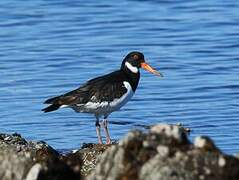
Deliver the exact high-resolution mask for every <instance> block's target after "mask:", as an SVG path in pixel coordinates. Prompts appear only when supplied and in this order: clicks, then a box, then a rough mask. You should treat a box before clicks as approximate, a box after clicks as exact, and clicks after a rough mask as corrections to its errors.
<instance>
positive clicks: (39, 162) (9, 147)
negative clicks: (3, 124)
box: [0, 134, 80, 180]
mask: <svg viewBox="0 0 239 180" xmlns="http://www.w3.org/2000/svg"><path fill="white" fill-rule="evenodd" d="M0 177H1V180H22V179H26V180H34V179H36V180H65V179H68V178H69V179H72V180H78V179H80V174H77V173H75V172H74V171H73V170H72V169H71V167H69V166H68V165H67V164H66V163H65V162H64V161H61V160H60V154H59V153H58V152H57V151H56V150H54V149H53V148H52V147H50V146H49V145H47V144H46V143H45V142H33V141H29V142H27V141H26V140H25V139H24V138H22V137H21V136H20V135H19V134H13V135H9V134H0Z"/></svg>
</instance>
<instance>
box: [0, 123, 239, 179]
mask: <svg viewBox="0 0 239 180" xmlns="http://www.w3.org/2000/svg"><path fill="white" fill-rule="evenodd" d="M187 136H188V135H187V132H186V131H185V128H183V127H181V126H179V125H167V124H160V125H156V126H153V127H152V128H151V129H150V130H149V131H148V132H146V133H145V132H142V131H139V130H134V131H132V132H129V133H128V134H127V135H126V136H125V137H124V138H123V139H122V140H120V141H119V143H117V144H113V145H99V144H84V145H83V146H82V148H81V149H79V150H77V151H74V152H72V153H68V154H60V153H58V152H57V151H56V150H54V149H53V148H52V147H50V146H49V145H47V144H46V143H45V142H33V141H26V140H25V139H24V138H22V137H21V135H19V134H12V135H8V134H0V179H1V180H79V179H88V180H107V179H110V180H114V179H117V180H121V179H122V180H137V179H140V180H158V179H160V180H238V179H239V158H238V157H234V156H232V155H226V154H224V153H222V152H221V151H220V150H219V149H218V148H217V147H216V146H215V145H214V143H213V141H212V140H211V139H210V138H209V137H205V136H203V137H196V138H195V140H194V142H193V143H191V142H190V141H189V140H188V137H187Z"/></svg>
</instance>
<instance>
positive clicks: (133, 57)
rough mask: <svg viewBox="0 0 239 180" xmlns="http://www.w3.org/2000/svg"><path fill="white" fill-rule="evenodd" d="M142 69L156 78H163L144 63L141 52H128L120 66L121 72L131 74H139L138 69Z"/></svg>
mask: <svg viewBox="0 0 239 180" xmlns="http://www.w3.org/2000/svg"><path fill="white" fill-rule="evenodd" d="M140 68H143V69H145V70H146V71H149V72H151V73H153V74H155V75H157V76H163V75H162V74H161V73H160V72H158V71H156V70H155V69H154V68H152V67H151V66H150V65H149V64H147V63H146V62H145V59H144V55H143V53H141V52H137V51H133V52H130V53H129V54H128V55H127V56H126V57H125V58H124V60H123V62H122V64H121V69H122V70H127V71H130V72H132V73H135V74H137V73H139V69H140Z"/></svg>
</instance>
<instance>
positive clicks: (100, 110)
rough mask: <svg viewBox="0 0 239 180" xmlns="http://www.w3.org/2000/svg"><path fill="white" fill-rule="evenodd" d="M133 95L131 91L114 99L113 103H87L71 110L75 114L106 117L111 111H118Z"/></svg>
mask: <svg viewBox="0 0 239 180" xmlns="http://www.w3.org/2000/svg"><path fill="white" fill-rule="evenodd" d="M133 94H134V93H133V91H129V92H127V93H126V94H124V95H123V96H122V97H120V98H117V99H114V100H113V101H109V102H108V101H103V102H88V103H86V104H79V105H76V106H75V107H73V109H74V110H75V111H77V112H86V113H94V114H99V115H106V114H110V113H111V112H113V111H117V110H119V109H120V108H121V107H122V106H124V105H125V104H126V103H127V102H128V101H129V100H130V99H131V98H132V96H133Z"/></svg>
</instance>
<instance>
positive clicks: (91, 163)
mask: <svg viewBox="0 0 239 180" xmlns="http://www.w3.org/2000/svg"><path fill="white" fill-rule="evenodd" d="M110 146H111V145H106V144H92V143H89V144H83V146H82V147H81V149H80V150H77V151H75V152H74V153H69V154H66V155H64V156H62V157H61V159H62V160H63V161H64V162H66V164H67V165H68V166H70V167H71V168H72V169H73V171H74V172H76V173H80V174H81V176H87V175H89V174H90V172H91V171H92V170H94V169H95V166H96V163H97V160H98V159H99V158H100V157H101V154H103V152H104V151H105V150H106V149H107V148H109V147H110Z"/></svg>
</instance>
